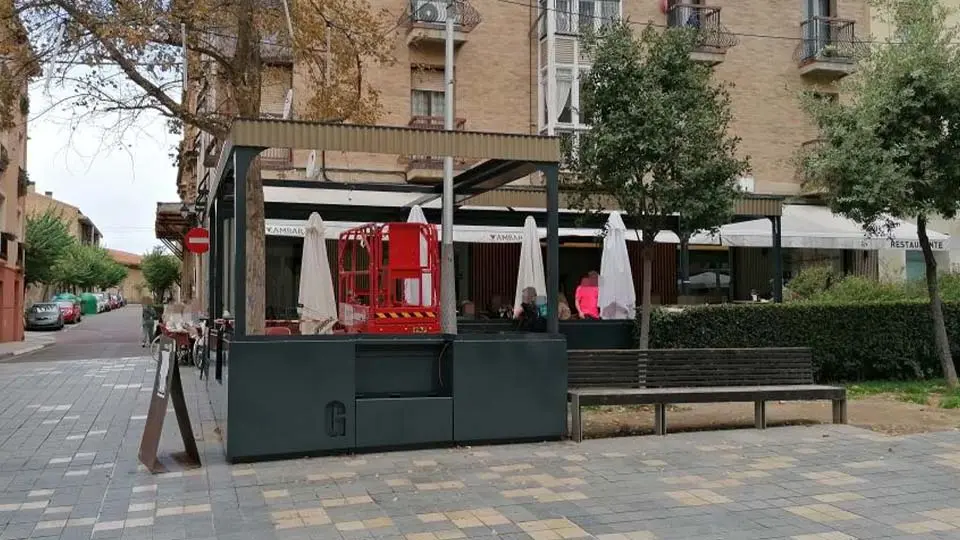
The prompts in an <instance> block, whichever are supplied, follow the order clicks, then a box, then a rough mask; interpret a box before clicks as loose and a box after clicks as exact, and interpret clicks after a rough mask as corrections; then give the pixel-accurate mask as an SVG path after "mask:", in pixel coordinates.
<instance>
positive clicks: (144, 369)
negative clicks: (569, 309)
mask: <svg viewBox="0 0 960 540" xmlns="http://www.w3.org/2000/svg"><path fill="white" fill-rule="evenodd" d="M152 377H153V363H152V361H150V360H149V359H146V358H143V357H139V356H128V357H123V358H113V359H88V360H69V361H60V362H56V361H45V362H31V363H12V364H0V540H10V539H19V538H62V539H80V538H83V539H89V538H125V539H126V538H129V539H144V540H145V539H154V540H175V539H191V540H204V539H210V538H218V539H225V540H230V539H237V540H239V539H251V540H252V539H256V540H262V539H273V538H278V539H281V538H282V539H322V540H328V539H329V540H337V539H353V538H391V539H398V540H399V539H403V540H441V539H455V538H481V537H483V538H507V539H534V540H553V539H565V538H598V539H602V540H626V539H634V540H637V539H644V540H646V539H688V538H689V539H694V538H695V539H788V538H792V539H799V540H818V539H819V540H842V539H868V538H960V496H958V495H960V482H958V480H960V433H957V432H943V433H935V434H928V435H922V436H911V437H902V438H889V437H886V436H882V435H878V434H874V433H871V432H868V431H863V430H860V429H857V428H854V427H851V426H832V425H823V426H812V427H788V428H775V429H769V430H766V431H755V430H736V431H722V432H701V433H686V434H682V433H678V434H671V435H669V436H667V437H654V436H647V437H639V438H620V439H606V440H591V441H586V442H584V443H583V444H580V445H576V444H573V443H569V442H558V443H543V444H524V445H506V446H490V447H474V448H451V449H437V450H423V451H414V452H394V453H379V454H369V455H359V456H339V457H327V458H315V459H299V460H288V461H275V462H267V463H256V464H244V465H233V466H231V465H228V464H226V462H225V461H224V456H223V452H222V447H221V445H220V442H219V440H218V439H217V435H216V433H215V431H214V428H215V425H214V423H213V420H212V414H211V410H210V406H209V404H208V403H206V401H205V399H204V396H205V394H204V392H203V389H202V386H201V385H202V384H203V383H202V382H200V381H198V380H197V378H196V373H195V371H193V370H190V369H187V370H185V371H184V379H185V384H186V386H187V388H186V391H187V394H188V401H189V407H190V411H191V419H192V421H193V423H194V426H195V431H196V433H197V437H198V439H199V440H198V445H199V447H200V450H201V453H202V456H203V459H204V466H203V467H202V468H200V469H194V470H181V469H172V470H171V471H170V472H167V473H163V474H159V475H155V476H154V475H151V474H149V473H148V472H146V471H145V470H144V469H143V467H142V466H140V465H139V463H138V461H137V457H136V456H137V449H138V445H139V440H140V435H141V430H142V427H143V423H144V419H145V415H146V411H147V404H148V399H149V395H150V394H149V392H150V388H149V384H151V383H152ZM745 406H747V407H748V406H749V405H745ZM291 414H295V412H293V411H292V412H291ZM164 429H165V432H164V437H163V440H162V442H161V452H162V453H164V454H167V455H169V454H170V453H171V452H175V451H179V450H181V448H179V446H178V445H179V434H178V433H177V427H176V422H175V421H174V417H173V416H172V414H171V415H170V416H169V417H168V418H167V422H166V424H165V426H164Z"/></svg>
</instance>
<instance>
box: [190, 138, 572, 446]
mask: <svg viewBox="0 0 960 540" xmlns="http://www.w3.org/2000/svg"><path fill="white" fill-rule="evenodd" d="M267 148H294V149H316V150H331V151H345V152H367V153H382V154H414V155H432V156H444V155H452V156H457V157H466V158H474V159H486V160H487V161H485V162H482V163H481V164H479V165H478V166H476V167H473V168H471V169H469V170H467V171H465V172H463V173H461V174H460V175H458V176H457V177H456V178H455V192H456V195H457V196H456V198H457V199H458V200H459V199H463V198H466V197H469V196H472V195H476V194H479V193H482V192H484V191H487V190H491V189H496V188H498V187H500V186H503V185H505V184H506V183H508V182H510V181H513V180H515V179H518V178H522V177H524V176H526V175H528V174H530V173H532V172H534V171H537V170H539V171H541V172H542V173H543V174H544V176H545V177H546V186H547V189H546V199H547V200H546V216H545V218H546V219H545V221H546V223H545V224H541V225H546V228H547V261H546V262H547V264H546V270H547V289H548V290H547V293H548V300H547V302H548V331H547V333H545V334H544V333H540V334H533V333H512V332H504V333H497V334H470V333H466V334H463V333H461V334H460V335H457V336H439V335H434V336H373V335H366V336H363V335H356V334H355V335H334V336H250V335H246V333H245V331H244V329H245V322H246V319H247V315H248V314H247V313H246V312H245V303H244V301H243V299H244V298H246V296H247V293H248V291H247V290H246V280H245V275H246V265H247V262H246V260H245V257H244V253H245V220H244V219H243V216H245V215H246V214H247V209H246V206H245V199H244V197H243V193H244V190H245V183H246V174H247V171H248V170H249V167H250V164H251V161H252V160H253V159H254V158H255V157H256V156H257V154H258V153H260V152H261V151H263V150H265V149H267ZM559 157H560V148H559V142H558V140H557V139H555V138H552V137H537V136H529V135H508V134H496V133H475V132H463V131H457V132H444V131H433V130H419V129H411V128H393V127H378V126H348V125H329V124H321V123H309V122H294V121H278V120H237V121H235V122H234V125H233V128H232V131H231V136H230V139H229V140H227V141H225V143H224V145H223V150H222V152H221V154H220V159H219V164H218V167H217V172H216V175H215V176H214V177H213V178H212V181H211V185H210V186H208V188H207V190H206V191H207V201H206V203H205V207H206V209H207V212H206V219H207V222H208V224H209V227H210V232H211V246H212V250H211V254H210V264H208V269H209V274H208V278H209V283H210V286H209V287H208V290H209V297H208V298H207V302H208V308H209V313H210V314H211V315H220V313H222V311H223V307H224V292H225V291H224V288H225V287H231V288H232V291H233V295H234V298H235V299H237V301H236V303H235V306H234V313H233V315H234V318H235V324H234V325H233V330H232V331H231V330H223V331H217V332H215V333H214V334H213V335H211V337H210V340H209V342H210V343H211V352H210V354H211V358H210V360H211V361H210V362H209V364H208V365H210V366H211V367H210V368H209V376H208V378H207V389H208V392H209V394H210V399H211V402H212V403H213V406H214V411H215V416H216V420H217V423H218V425H219V427H220V429H221V432H222V436H223V440H224V444H225V447H226V453H227V457H228V459H229V460H231V461H241V460H255V459H264V458H269V457H282V456H293V455H297V456H302V455H309V454H318V453H325V452H332V451H352V450H361V449H381V448H397V447H406V446H418V445H443V444H460V443H475V442H494V441H503V442H508V441H524V440H547V439H558V438H560V437H562V436H563V434H564V431H565V427H566V391H567V353H566V342H565V339H564V337H563V336H562V335H561V334H560V333H559V331H558V320H557V313H558V312H557V291H558V289H559V287H558V280H559V275H558V252H559V238H558V223H559V221H558V200H559V195H558V185H557V183H558V178H557V176H558V165H557V162H558V160H559ZM410 187H411V188H415V187H416V186H410ZM411 191H412V192H422V191H418V190H415V189H411ZM201 193H203V190H201ZM422 196H423V197H431V196H433V197H434V198H435V197H438V196H439V194H435V195H431V194H430V193H423V195H422ZM271 211H272V210H271V208H269V207H268V208H267V213H268V215H267V216H266V217H271V216H270V215H269V214H270V213H271ZM317 211H318V212H319V213H320V214H321V217H326V216H323V211H324V210H323V209H322V208H318V209H317ZM233 216H237V217H238V218H239V219H233V220H231V223H233V231H227V230H225V220H227V219H228V218H231V217H233ZM404 218H405V216H402V215H397V216H396V220H397V221H402V220H404ZM458 219H459V218H458ZM225 239H230V240H231V244H232V245H230V246H227V245H225V244H226V241H225ZM231 248H232V249H231ZM227 258H231V259H232V264H225V262H227V261H225V259H227Z"/></svg>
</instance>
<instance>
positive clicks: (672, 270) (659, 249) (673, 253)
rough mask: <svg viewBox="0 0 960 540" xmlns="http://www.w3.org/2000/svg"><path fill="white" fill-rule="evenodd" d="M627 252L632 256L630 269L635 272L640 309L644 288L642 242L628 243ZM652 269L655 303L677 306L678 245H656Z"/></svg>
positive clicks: (652, 290) (635, 286)
mask: <svg viewBox="0 0 960 540" xmlns="http://www.w3.org/2000/svg"><path fill="white" fill-rule="evenodd" d="M627 251H628V252H629V254H630V267H631V268H630V269H631V271H632V272H633V285H634V289H635V290H636V293H637V306H638V308H639V306H640V298H641V292H642V288H641V287H642V286H643V279H642V278H643V259H642V258H641V253H640V242H627ZM651 269H652V270H653V283H652V286H651V295H652V297H653V300H654V303H655V304H661V305H669V304H675V303H676V302H677V244H654V247H653V264H652V265H651Z"/></svg>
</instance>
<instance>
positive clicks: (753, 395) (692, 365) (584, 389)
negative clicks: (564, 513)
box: [567, 348, 847, 442]
mask: <svg viewBox="0 0 960 540" xmlns="http://www.w3.org/2000/svg"><path fill="white" fill-rule="evenodd" d="M567 354H568V371H569V376H568V386H569V390H568V391H567V400H568V401H569V403H570V408H571V412H572V426H571V438H573V440H575V441H577V442H580V441H581V440H582V439H583V424H582V417H581V414H580V413H581V407H583V406H588V405H654V407H655V416H654V426H655V431H656V433H657V434H658V435H665V434H666V432H667V414H666V411H667V405H669V404H674V403H721V402H753V403H754V423H755V426H756V427H757V429H764V428H766V426H767V413H766V402H767V401H807V400H830V401H832V402H833V422H834V423H838V424H840V423H846V422H847V391H846V389H845V388H843V387H839V386H825V385H818V384H814V382H813V354H812V352H811V351H810V349H806V348H763V349H650V350H646V351H642V350H620V351H569V352H568V353H567Z"/></svg>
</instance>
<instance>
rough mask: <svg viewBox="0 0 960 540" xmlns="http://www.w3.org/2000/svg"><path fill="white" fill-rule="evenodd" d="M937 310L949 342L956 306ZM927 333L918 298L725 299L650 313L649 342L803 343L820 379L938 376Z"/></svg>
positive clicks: (925, 311) (959, 324)
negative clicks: (941, 313) (852, 301)
mask: <svg viewBox="0 0 960 540" xmlns="http://www.w3.org/2000/svg"><path fill="white" fill-rule="evenodd" d="M944 314H945V316H946V326H947V332H948V334H949V336H950V337H951V338H952V339H951V341H952V342H953V343H957V339H958V338H960V304H956V303H947V304H944ZM932 334H933V327H932V324H931V315H930V308H929V306H928V305H926V304H924V303H923V302H894V303H876V304H865V305H864V304H860V305H855V304H821V303H814V302H797V303H787V304H750V305H741V304H729V305H722V306H703V307H691V308H686V309H684V310H683V311H679V312H676V311H674V312H668V311H656V312H654V317H653V324H652V329H651V337H650V346H651V347H654V348H700V347H810V348H811V349H812V350H813V354H814V367H815V368H816V373H817V379H818V380H820V381H861V380H909V379H926V378H931V377H940V376H942V371H941V367H940V363H939V360H938V358H937V354H936V348H935V346H934V342H933V335H932ZM954 353H955V354H956V351H954Z"/></svg>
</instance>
